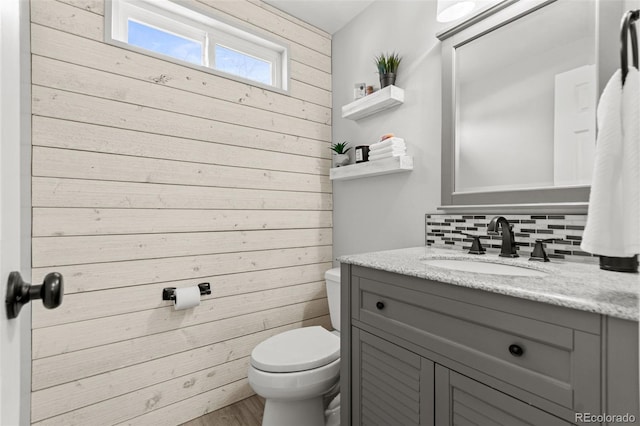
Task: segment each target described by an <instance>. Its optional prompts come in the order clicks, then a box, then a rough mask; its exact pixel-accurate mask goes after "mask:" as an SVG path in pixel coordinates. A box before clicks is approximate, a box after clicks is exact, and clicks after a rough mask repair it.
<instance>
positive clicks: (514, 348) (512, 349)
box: [509, 345, 524, 356]
mask: <svg viewBox="0 0 640 426" xmlns="http://www.w3.org/2000/svg"><path fill="white" fill-rule="evenodd" d="M509 353H510V354H511V355H513V356H522V355H523V354H524V349H523V348H522V346H519V345H510V346H509Z"/></svg>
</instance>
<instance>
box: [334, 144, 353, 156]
mask: <svg viewBox="0 0 640 426" xmlns="http://www.w3.org/2000/svg"><path fill="white" fill-rule="evenodd" d="M347 145H349V142H347V141H344V142H338V143H334V144H333V145H331V150H332V151H333V152H335V153H336V154H346V153H347V151H349V150H350V149H351V147H349V148H347Z"/></svg>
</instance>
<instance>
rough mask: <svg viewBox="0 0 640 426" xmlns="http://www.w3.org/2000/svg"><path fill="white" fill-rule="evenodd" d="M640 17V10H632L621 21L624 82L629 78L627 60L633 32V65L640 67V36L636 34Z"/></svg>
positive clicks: (621, 63) (621, 58)
mask: <svg viewBox="0 0 640 426" xmlns="http://www.w3.org/2000/svg"><path fill="white" fill-rule="evenodd" d="M638 18H640V10H630V11H628V12H627V13H625V14H624V16H623V17H622V22H621V23H620V43H621V47H620V70H621V71H622V84H623V85H624V82H625V80H626V79H627V74H628V73H629V70H628V62H627V57H628V54H627V41H628V38H629V34H631V54H632V55H633V66H634V67H635V68H636V69H638V68H639V67H638V37H637V35H636V24H635V21H637V20H638Z"/></svg>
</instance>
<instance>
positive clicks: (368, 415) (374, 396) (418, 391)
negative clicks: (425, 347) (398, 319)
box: [351, 327, 434, 426]
mask: <svg viewBox="0 0 640 426" xmlns="http://www.w3.org/2000/svg"><path fill="white" fill-rule="evenodd" d="M352 342H353V344H352V346H353V348H352V351H353V352H352V370H351V374H352V382H351V383H352V393H351V407H352V408H351V416H352V418H351V424H352V425H354V426H358V425H362V426H396V425H397V426H412V425H416V426H418V425H421V426H433V425H434V423H433V420H434V413H433V401H434V399H433V397H434V394H433V392H434V376H433V368H434V363H433V362H431V361H429V360H427V359H424V358H421V357H420V356H418V355H416V354H415V353H413V352H410V351H408V350H406V349H404V348H401V347H399V346H397V345H394V344H392V343H390V342H388V341H386V340H383V339H380V338H378V337H376V336H374V335H372V334H370V333H367V332H365V331H362V330H360V329H358V328H355V327H354V328H352Z"/></svg>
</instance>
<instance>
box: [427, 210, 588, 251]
mask: <svg viewBox="0 0 640 426" xmlns="http://www.w3.org/2000/svg"><path fill="white" fill-rule="evenodd" d="M494 216H495V215H466V214H465V215H462V214H427V215H426V217H425V221H426V226H425V229H426V245H428V246H434V247H443V248H450V249H457V250H460V251H465V252H466V251H468V250H469V248H470V247H471V242H472V241H473V240H472V239H471V238H469V237H467V236H465V235H462V234H461V232H465V233H468V234H473V235H479V236H480V241H481V242H482V246H483V247H484V248H485V249H486V250H487V253H496V254H497V253H500V247H501V245H502V236H501V235H487V225H488V224H489V222H490V221H491V219H492V218H493V217H494ZM504 217H505V218H506V219H507V220H508V221H509V223H511V224H512V225H513V231H514V233H515V240H516V244H517V245H518V254H519V255H520V256H521V257H525V256H526V257H529V255H530V254H531V251H532V250H533V247H534V244H535V241H536V240H538V239H547V238H556V241H554V242H553V243H545V245H544V246H545V250H546V252H547V255H548V256H549V258H550V259H551V260H552V261H553V259H564V260H568V261H575V262H583V263H584V262H587V263H598V257H597V256H593V255H592V254H590V253H586V252H584V251H582V250H580V242H581V241H582V233H583V232H584V226H585V224H586V222H587V216H586V215H557V214H554V215H522V214H514V215H504Z"/></svg>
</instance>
